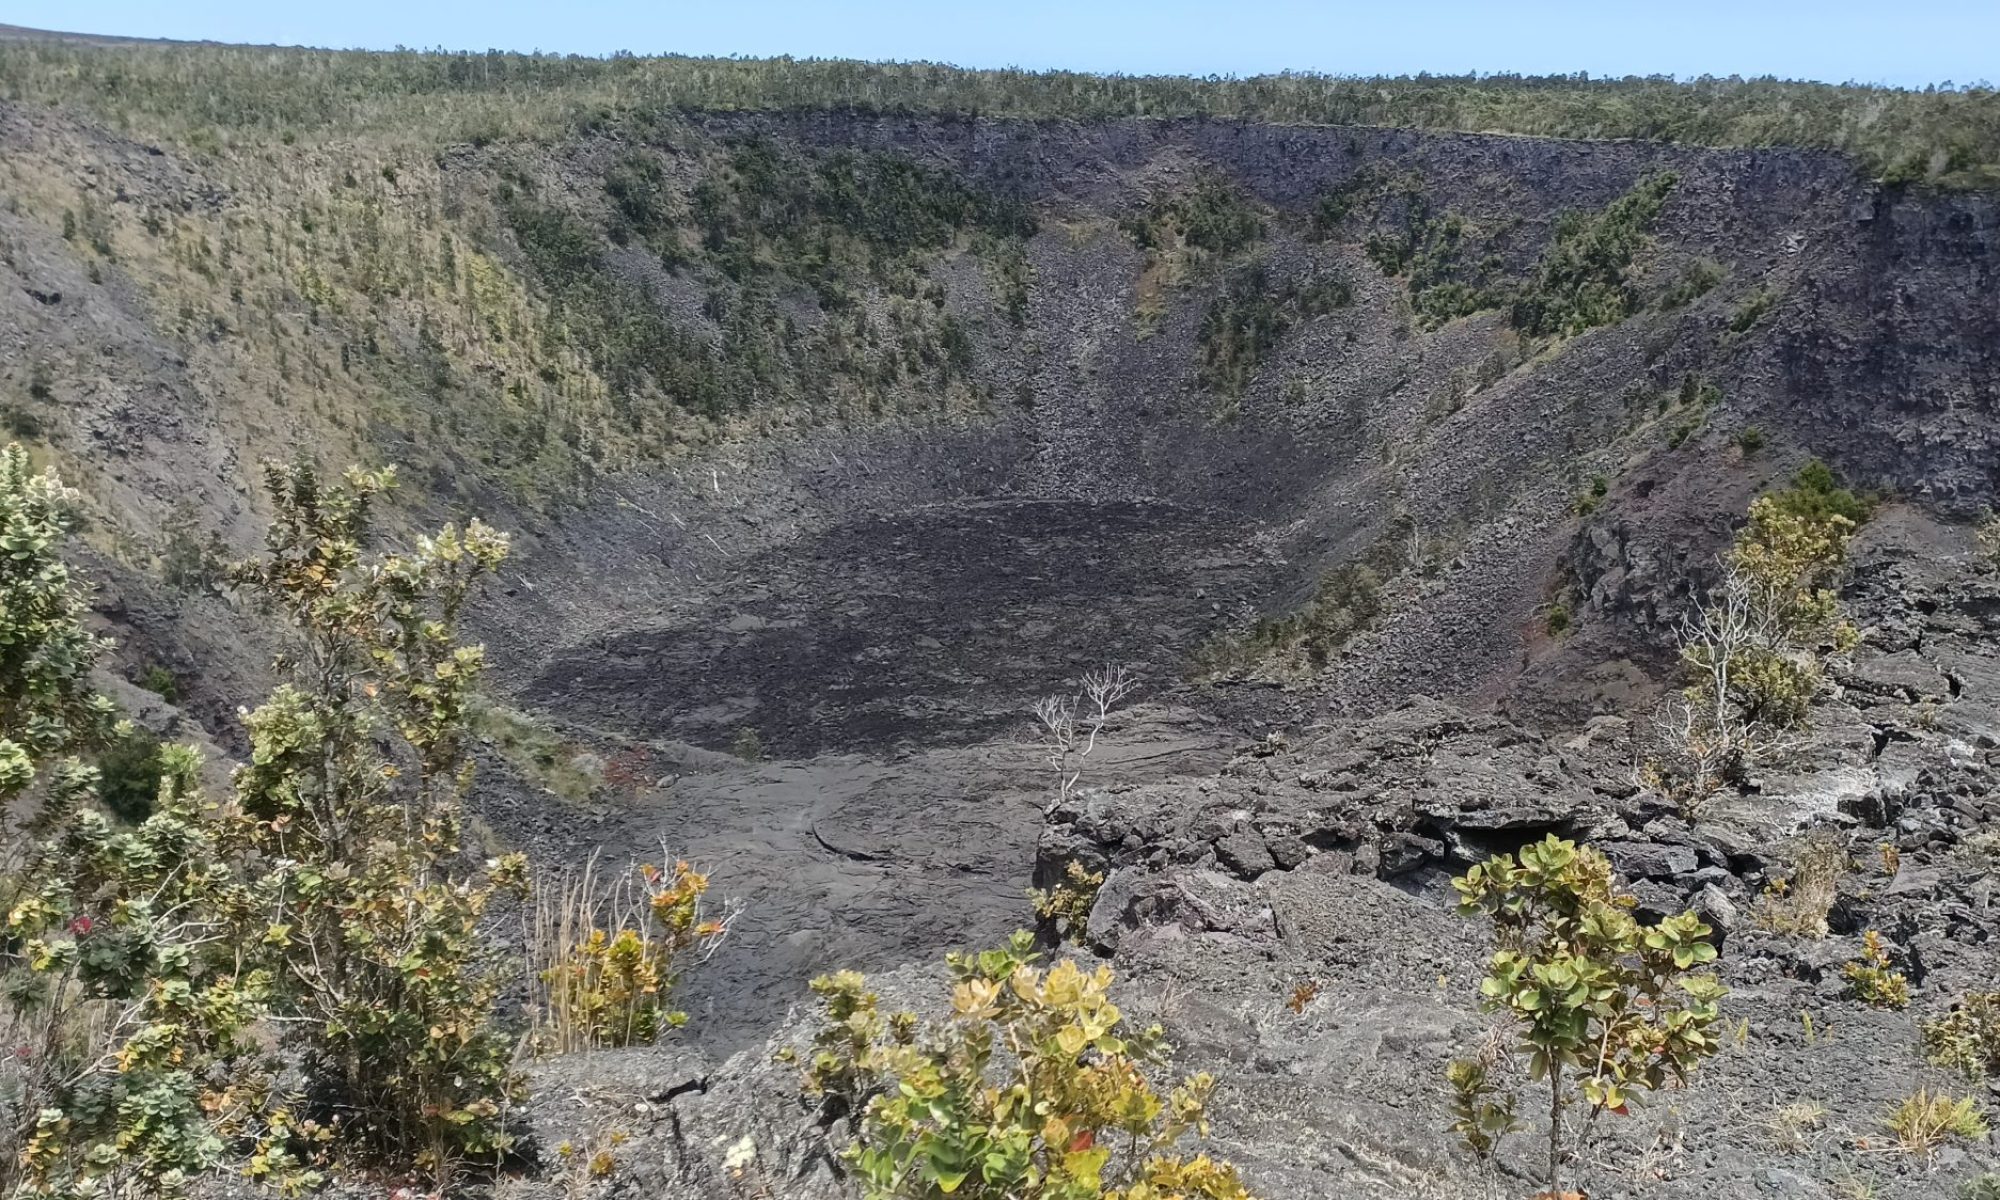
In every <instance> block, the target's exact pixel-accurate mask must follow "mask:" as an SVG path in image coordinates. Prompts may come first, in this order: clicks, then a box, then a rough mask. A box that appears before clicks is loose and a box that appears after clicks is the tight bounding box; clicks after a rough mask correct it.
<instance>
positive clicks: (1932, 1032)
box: [1923, 991, 2000, 1079]
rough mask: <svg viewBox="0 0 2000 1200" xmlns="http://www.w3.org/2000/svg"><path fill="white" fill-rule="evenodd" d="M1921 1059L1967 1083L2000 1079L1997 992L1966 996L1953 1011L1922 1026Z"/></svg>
mask: <svg viewBox="0 0 2000 1200" xmlns="http://www.w3.org/2000/svg"><path fill="white" fill-rule="evenodd" d="M1923 1046H1924V1056H1925V1057H1926V1058H1928V1059H1930V1061H1931V1062H1933V1063H1935V1064H1937V1065H1938V1066H1941V1067H1952V1068H1954V1069H1956V1070H1958V1071H1960V1072H1963V1073H1964V1075H1965V1076H1966V1077H1967V1078H1968V1079H1978V1078H1981V1077H1983V1076H1989V1075H1990V1076H1996V1077H2000V991H1996V992H1969V993H1967V994H1966V995H1965V996H1964V997H1963V998H1961V999H1960V1000H1959V1002H1958V1003H1957V1005H1955V1006H1954V1007H1953V1008H1952V1010H1951V1011H1950V1012H1948V1013H1946V1014H1945V1015H1944V1016H1942V1017H1940V1018H1938V1019H1937V1020H1935V1021H1925V1022H1924V1023H1923Z"/></svg>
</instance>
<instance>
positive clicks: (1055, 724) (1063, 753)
mask: <svg viewBox="0 0 2000 1200" xmlns="http://www.w3.org/2000/svg"><path fill="white" fill-rule="evenodd" d="M1138 686H1139V678H1138V676H1136V675H1134V674H1132V672H1131V671H1129V670H1127V669H1126V668H1124V667H1122V666H1103V667H1098V668H1096V669H1094V670H1092V671H1090V672H1089V673H1088V674H1086V675H1084V677H1083V680H1082V683H1081V685H1080V690H1078V691H1075V692H1072V693H1070V694H1069V695H1067V696H1044V697H1042V698H1041V699H1040V700H1037V701H1036V702H1035V707H1034V714H1035V720H1036V722H1037V723H1038V724H1040V726H1041V746H1042V749H1043V751H1044V753H1045V755H1046V757H1047V760H1048V764H1049V767H1050V769H1051V770H1053V771H1054V772H1055V776H1056V791H1055V796H1054V797H1053V798H1052V799H1051V800H1050V801H1049V802H1048V804H1047V805H1046V806H1045V807H1044V810H1043V811H1044V812H1054V811H1055V810H1056V809H1057V808H1059V807H1061V806H1062V805H1063V804H1064V803H1065V802H1066V801H1068V800H1069V798H1070V796H1071V795H1072V794H1073V793H1074V792H1075V791H1076V785H1077V781H1078V780H1080V779H1081V778H1082V777H1083V760H1084V759H1086V758H1089V757H1090V755H1091V753H1092V752H1093V751H1095V750H1096V749H1097V742H1098V737H1099V735H1101V734H1102V733H1103V732H1104V727H1105V726H1106V725H1108V724H1110V722H1111V710H1112V709H1114V708H1116V707H1117V706H1118V702H1119V701H1121V700H1123V699H1124V698H1125V697H1126V696H1128V695H1130V694H1131V693H1132V691H1133V690H1134V689H1135V688H1137V687H1138Z"/></svg>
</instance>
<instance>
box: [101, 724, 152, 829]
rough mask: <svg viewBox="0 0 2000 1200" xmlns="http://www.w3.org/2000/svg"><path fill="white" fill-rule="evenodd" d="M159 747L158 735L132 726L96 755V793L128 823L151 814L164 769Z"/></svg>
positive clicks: (112, 812)
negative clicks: (155, 735)
mask: <svg viewBox="0 0 2000 1200" xmlns="http://www.w3.org/2000/svg"><path fill="white" fill-rule="evenodd" d="M162 749H163V747H162V745H161V743H160V739H159V738H157V737H154V736H153V735H152V734H150V733H148V732H146V731H145V730H144V729H140V728H137V727H136V726H135V727H133V728H131V729H129V730H127V731H126V732H125V733H124V734H123V735H121V736H120V737H118V738H117V739H116V740H114V741H113V742H112V743H111V744H110V745H109V746H106V747H105V748H104V751H103V753H101V754H99V755H98V756H97V771H98V776H99V782H98V785H97V797H98V799H99V801H101V802H102V803H103V805H104V807H105V808H107V809H109V810H110V812H111V815H113V816H115V817H117V818H118V819H119V820H121V821H124V822H126V823H128V824H137V823H139V822H140V821H143V820H145V819H146V818H147V817H148V816H149V815H151V813H152V811H153V801H154V799H155V798H156V797H158V795H159V794H160V775H161V773H162V771H163V770H164V769H165V760H164V758H163V757H162V754H161V751H162Z"/></svg>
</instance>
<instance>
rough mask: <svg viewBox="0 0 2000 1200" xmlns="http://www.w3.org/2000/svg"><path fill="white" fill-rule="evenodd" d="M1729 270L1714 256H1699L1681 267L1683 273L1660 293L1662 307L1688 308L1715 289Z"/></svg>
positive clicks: (1671, 308)
mask: <svg viewBox="0 0 2000 1200" xmlns="http://www.w3.org/2000/svg"><path fill="white" fill-rule="evenodd" d="M1728 275H1729V272H1728V271H1727V270H1726V269H1725V268H1724V267H1723V266H1722V264H1721V263H1718V262H1716V261H1715V260H1714V259H1712V258H1697V259H1695V260H1694V261H1693V262H1691V263H1689V264H1688V265H1687V266H1685V267H1683V268H1682V269H1681V273H1680V275H1679V276H1678V277H1676V278H1675V280H1674V282H1673V283H1672V284H1670V285H1669V286H1668V287H1667V290H1666V291H1664V292H1662V293H1661V294H1660V308H1661V310H1662V311H1665V312H1672V311H1673V310H1675V309H1680V308H1686V307H1687V306H1688V305H1690V304H1693V303H1694V302H1695V301H1697V300H1699V299H1701V298H1702V297H1703V296H1706V295H1707V294H1708V293H1709V292H1711V291H1714V290H1715V285H1717V284H1719V283H1721V282H1722V281H1723V280H1724V279H1725V278H1727V277H1728Z"/></svg>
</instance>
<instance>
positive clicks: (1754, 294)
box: [1729, 287, 1778, 334]
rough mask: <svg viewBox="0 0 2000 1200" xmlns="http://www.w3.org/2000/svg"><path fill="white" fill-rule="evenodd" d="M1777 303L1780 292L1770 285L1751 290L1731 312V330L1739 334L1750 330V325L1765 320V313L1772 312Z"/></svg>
mask: <svg viewBox="0 0 2000 1200" xmlns="http://www.w3.org/2000/svg"><path fill="white" fill-rule="evenodd" d="M1777 303H1778V294H1777V293H1776V292H1774V291H1772V290H1771V289H1770V288H1768V287H1759V288H1756V289H1755V290H1753V291H1751V293H1750V294H1749V295H1747V296H1745V297H1743V300H1742V301H1741V302H1740V303H1739V304H1737V306H1736V310H1735V311H1734V312H1732V313H1730V314H1729V332H1731V333H1737V334H1741V333H1748V332H1750V327H1751V326H1753V325H1755V324H1756V323H1757V322H1759V321H1761V320H1763V319H1764V314H1765V313H1767V312H1770V311H1771V309H1772V307H1773V306H1775V305H1776V304H1777Z"/></svg>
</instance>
